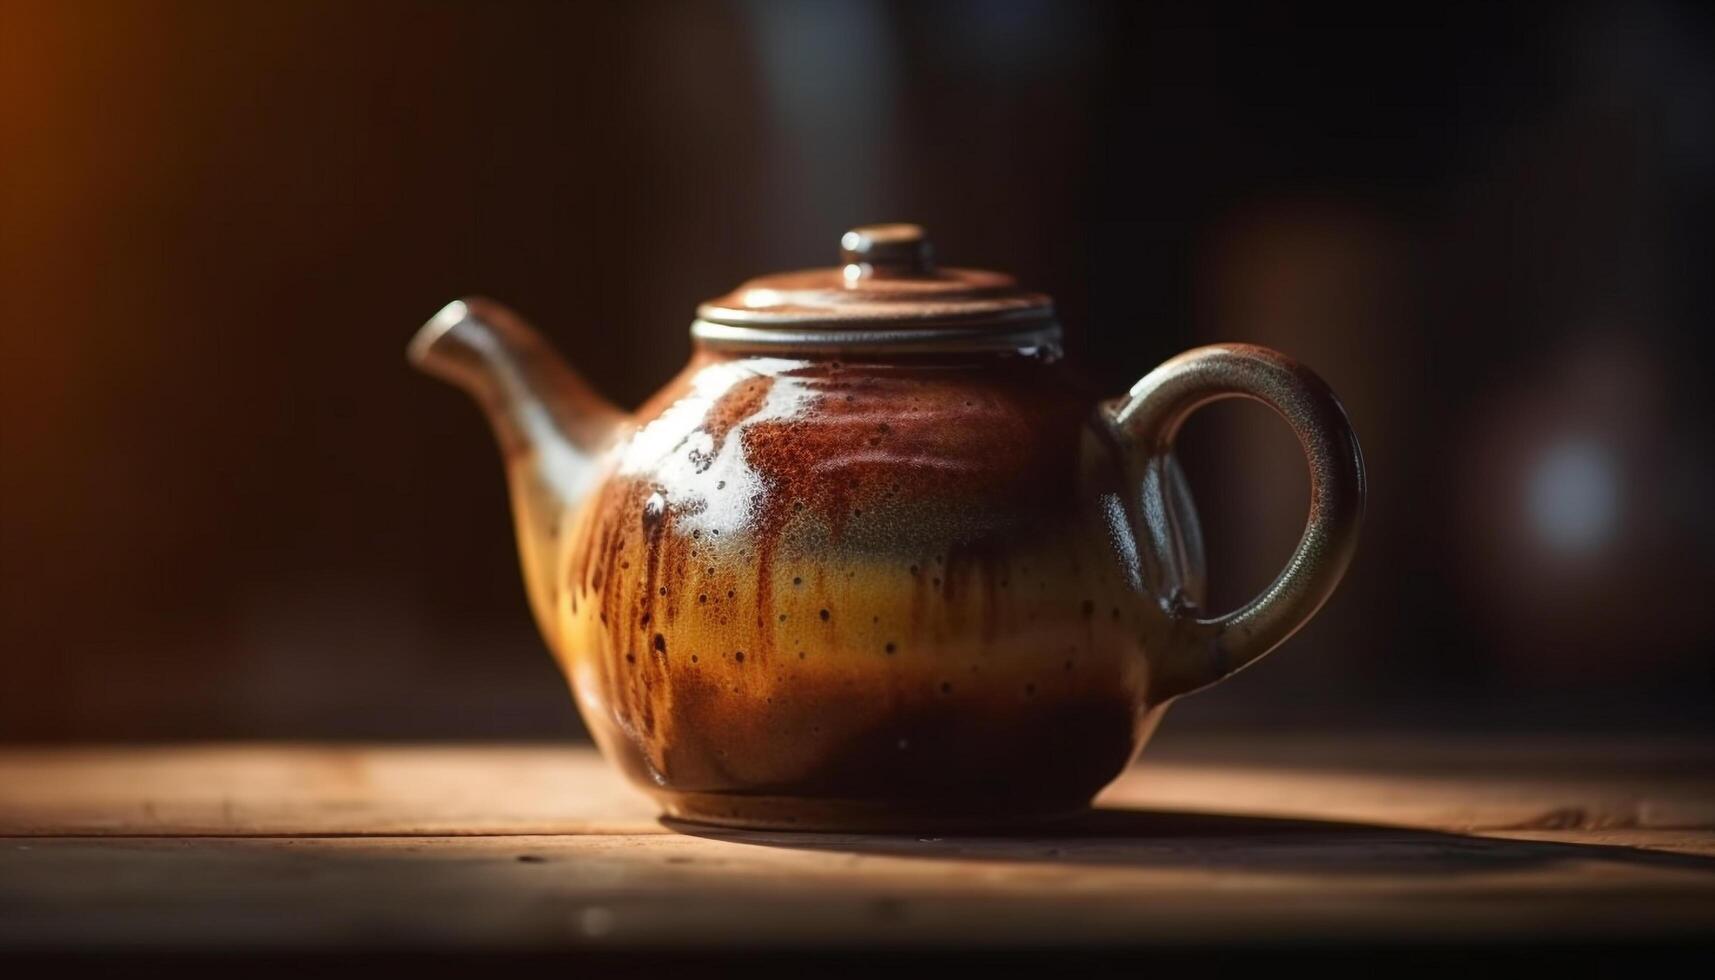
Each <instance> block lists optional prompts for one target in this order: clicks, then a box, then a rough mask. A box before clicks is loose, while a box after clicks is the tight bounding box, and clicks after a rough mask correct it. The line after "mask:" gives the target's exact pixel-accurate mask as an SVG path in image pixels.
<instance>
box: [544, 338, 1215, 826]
mask: <svg viewBox="0 0 1715 980" xmlns="http://www.w3.org/2000/svg"><path fill="white" fill-rule="evenodd" d="M1096 407H1097V400H1096V397H1095V394H1094V393H1093V392H1092V391H1091V390H1089V388H1088V387H1087V386H1086V385H1085V384H1084V383H1083V382H1082V381H1081V380H1080V379H1079V378H1078V377H1077V376H1076V375H1075V374H1074V373H1073V372H1072V371H1071V370H1070V369H1069V368H1068V367H1067V366H1066V365H1065V364H1064V363H1063V362H1062V361H1061V360H1060V359H1059V357H1058V355H1057V353H1056V352H1054V351H1053V350H1052V349H1040V350H1016V351H1000V352H967V353H962V354H940V355H920V356H870V357H863V356H851V357H850V358H849V359H842V358H841V357H840V356H839V355H838V354H824V355H817V356H804V357H772V356H756V355H747V354H720V353H715V352H710V351H702V352H700V353H699V354H698V355H697V357H696V358H695V359H693V361H692V363H691V364H690V365H689V366H688V367H687V368H686V369H685V370H684V371H683V372H682V373H681V374H680V375H679V376H678V377H677V378H676V379H675V380H674V381H673V382H671V383H670V384H669V385H668V386H667V388H666V389H664V390H663V391H662V392H661V393H660V394H658V395H657V396H656V397H655V398H654V399H652V400H651V402H650V403H649V404H648V405H646V406H644V407H643V409H642V410H641V411H640V412H639V413H638V414H637V415H636V416H635V417H634V420H633V421H632V423H631V424H630V425H629V426H628V427H627V428H626V431H625V432H623V433H622V434H621V435H620V436H619V437H618V439H617V440H616V442H615V443H614V445H613V447H612V449H611V450H610V452H609V454H608V456H607V458H606V460H605V462H604V470H603V475H602V477H601V478H600V479H599V481H598V482H597V484H596V486H595V487H594V489H593V490H592V491H591V492H590V493H589V494H588V495H587V497H586V498H585V499H584V501H583V502H582V503H581V505H580V506H577V507H575V508H571V509H569V510H568V512H567V513H566V514H565V515H564V517H563V519H562V524H561V526H560V527H559V528H558V529H557V531H556V533H555V534H554V535H553V537H554V539H555V540H556V541H557V542H558V551H557V555H556V557H555V559H554V562H555V564H554V566H553V568H552V571H551V583H550V588H549V592H548V595H547V596H546V597H545V598H546V600H547V602H548V604H549V606H550V607H551V611H550V612H548V614H547V615H546V616H544V617H543V619H544V623H543V625H544V627H545V629H546V630H547V631H548V633H549V637H548V638H549V641H550V644H551V646H552V647H553V649H554V652H555V654H556V656H557V657H558V659H559V661H560V663H561V665H562V666H563V668H564V670H565V673H566V675H567V676H568V678H569V679H570V680H571V683H572V686H573V688H574V691H575V695H576V699H577V703H578V705H579V708H580V710H581V712H582V714H583V717H584V720H585V722H586V723H587V724H588V726H589V728H590V730H591V732H592V733H593V734H594V737H595V739H596V741H597V743H598V744H599V746H600V747H601V749H602V751H603V752H604V753H605V754H606V755H607V756H608V758H609V759H610V760H612V761H613V762H615V763H617V764H618V765H619V766H620V767H621V768H622V769H623V770H624V771H625V773H626V774H627V775H628V776H629V777H630V778H631V779H632V780H633V781H634V782H635V783H636V784H637V785H639V786H640V787H642V788H643V789H645V790H646V791H648V792H649V793H651V794H653V795H654V796H655V797H657V799H658V800H659V801H660V803H661V805H662V806H663V808H664V809H665V810H666V812H667V813H668V814H669V815H671V816H675V817H682V818H687V819H692V820H697V821H702V822H714V823H726V824H732V825H740V826H752V827H779V828H794V827H796V828H805V827H818V828H841V829H869V828H882V827H896V828H897V827H911V828H919V827H925V826H937V825H953V824H969V823H973V822H980V823H993V822H996V821H1000V820H1005V819H1009V818H1031V817H1039V816H1042V815H1045V814H1051V813H1057V812H1065V811H1075V810H1077V809H1080V808H1082V807H1083V806H1085V805H1086V804H1087V803H1088V802H1089V800H1090V799H1091V798H1092V797H1093V796H1094V795H1095V794H1096V792H1097V791H1099V790H1100V789H1101V788H1102V787H1103V786H1105V785H1106V784H1107V783H1108V782H1109V781H1111V780H1112V779H1113V778H1114V777H1115V776H1117V775H1118V774H1119V773H1120V771H1121V770H1122V769H1123V768H1124V767H1125V766H1126V764H1127V763H1128V762H1129V760H1130V759H1131V758H1132V757H1133V755H1134V754H1135V753H1136V752H1137V751H1138V749H1139V748H1140V747H1141V746H1142V744H1143V742H1144V741H1145V739H1146V738H1147V737H1148V735H1149V733H1150V731H1151V730H1152V729H1153V727H1154V725H1155V723H1156V721H1157V720H1158V718H1159V714H1160V708H1161V706H1162V703H1163V702H1164V701H1165V700H1166V699H1167V697H1168V696H1169V692H1167V691H1166V689H1165V688H1163V686H1162V685H1161V684H1160V677H1159V676H1158V675H1159V674H1160V673H1161V672H1160V671H1159V670H1158V666H1159V665H1157V664H1155V663H1153V662H1152V659H1151V658H1152V652H1153V651H1156V650H1158V649H1163V650H1164V649H1168V648H1170V647H1171V646H1172V645H1173V643H1174V636H1173V633H1174V628H1175V622H1176V620H1175V617H1174V616H1173V615H1172V612H1173V608H1174V607H1175V606H1176V605H1177V606H1184V605H1187V604H1191V605H1194V604H1195V603H1196V602H1197V601H1198V600H1199V599H1200V598H1201V596H1200V594H1199V593H1200V592H1201V588H1202V585H1201V583H1202V568H1201V565H1202V556H1201V548H1200V544H1199V536H1198V534H1197V531H1196V526H1195V522H1196V518H1195V515H1194V514H1193V513H1192V510H1191V506H1190V502H1189V498H1188V496H1187V494H1186V493H1185V491H1184V485H1183V482H1182V481H1181V480H1179V479H1178V475H1177V469H1176V468H1174V467H1173V466H1172V463H1171V457H1167V458H1166V461H1165V465H1166V466H1167V472H1168V478H1167V479H1165V480H1156V481H1148V480H1145V481H1142V482H1141V484H1140V483H1139V482H1138V481H1136V480H1134V479H1131V478H1129V477H1128V475H1127V473H1126V468H1125V465H1124V457H1125V453H1124V452H1123V450H1122V449H1121V447H1119V446H1118V445H1117V444H1116V443H1115V441H1114V439H1113V438H1112V433H1111V431H1110V430H1109V428H1108V427H1107V426H1105V425H1103V424H1102V422H1101V419H1102V416H1101V415H1100V414H1099V413H1098V412H1097V411H1096ZM1150 514H1153V515H1154V518H1153V519H1148V518H1146V517H1144V516H1142V515H1150Z"/></svg>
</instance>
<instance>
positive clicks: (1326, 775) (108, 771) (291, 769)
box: [0, 738, 1715, 951]
mask: <svg viewBox="0 0 1715 980" xmlns="http://www.w3.org/2000/svg"><path fill="white" fill-rule="evenodd" d="M1712 774H1715V751H1712V750H1711V747H1710V746H1708V745H1699V744H1692V743H1663V742H1652V743H1634V744H1626V743H1618V742H1612V741H1608V742H1598V741H1565V740H1560V741H1538V742H1524V741H1517V740H1513V741H1508V742H1502V743H1496V742H1493V741H1468V742H1457V741H1447V740H1440V741H1435V742H1421V741H1413V740H1388V739H1362V740H1337V739H1327V740H1317V739H1303V738H1300V739H1281V738H1269V739H1232V740H1211V739H1171V738H1169V739H1164V740H1163V741H1162V742H1161V743H1160V745H1159V746H1158V747H1157V748H1156V749H1152V752H1151V754H1150V755H1149V757H1148V759H1147V760H1146V761H1145V762H1144V763H1143V764H1141V765H1139V766H1137V767H1135V768H1134V769H1133V770H1132V771H1131V772H1129V773H1128V774H1127V775H1126V776H1125V777H1124V778H1123V779H1122V780H1121V781H1120V782H1119V783H1118V784H1116V785H1115V786H1114V787H1113V788H1112V789H1111V790H1110V791H1109V792H1108V794H1107V795H1106V796H1105V797H1104V800H1103V807H1102V808H1101V809H1100V810H1098V811H1097V812H1095V813H1092V814H1091V815H1090V816H1089V817H1088V818H1086V819H1084V820H1081V821H1079V822H1077V823H1075V824H1071V825H1064V826H1058V827H1055V828H1053V829H1052V830H1046V831H1043V832H1041V833H1040V834H1038V835H1035V836H1016V835H1015V836H997V837H924V838H918V837H887V836H864V835H836V834H808V835H806V834H777V833H746V832H732V831H713V830H703V829H699V828H694V827H683V826H678V827H675V826H665V825H663V824H662V823H661V822H659V821H658V820H657V819H656V818H655V811H654V808H653V807H652V806H651V805H650V804H649V802H648V801H647V800H645V799H644V798H642V797H641V796H638V795H636V794H635V793H634V792H633V791H632V790H630V789H628V788H627V787H626V786H625V785H623V784H622V783H621V781H620V780H619V779H618V778H617V777H616V776H615V775H613V774H612V773H611V772H610V771H609V770H608V768H607V767H606V766H605V765H604V764H603V763H602V762H601V761H600V760H599V759H598V758H597V757H596V756H595V755H594V754H593V753H592V752H590V751H589V750H587V749H582V748H567V747H553V746H386V747H381V746H369V747H362V746H325V745H320V746H318V745H278V744H273V745H210V746H164V747H131V748H125V747H101V746H91V747H81V748H15V749H10V750H5V751H0V834H3V835H5V839H3V840H0V947H3V948H6V949H10V950H14V951H16V950H30V949H63V948H73V947H75V948H80V949H97V950H100V949H108V950H148V949H163V950H176V949H190V948H204V949H234V948H236V949H245V948H269V949H352V948H372V947H373V948H399V947H408V948H432V949H460V950H484V949H541V948H567V949H594V948H601V949H627V948H636V949H651V950H661V949H673V948H683V949H709V948H769V947H773V948H782V949H802V948H808V947H817V946H828V945H835V946H864V947H866V948H892V947H899V948H918V947H928V946H934V947H941V946H961V947H968V946H985V947H992V948H1026V947H1028V948H1041V947H1044V946H1053V947H1088V948H1106V947H1111V946H1136V945H1139V944H1144V945H1149V944H1156V945H1168V946H1172V945H1184V944H1187V943H1230V942H1268V941H1291V942H1303V941H1325V942H1336V941H1338V942H1350V941H1359V940H1368V941H1381V942H1420V941H1445V940H1481V939H1484V938H1506V939H1508V940H1509V941H1510V940H1515V939H1530V938H1532V937H1536V938H1540V939H1551V938H1554V937H1562V938H1564V937H1568V936H1576V937H1579V938H1581V939H1584V940H1595V939H1602V938H1611V939H1619V940H1625V941H1636V940H1640V939H1677V940H1684V939H1687V938H1692V937H1696V936H1700V935H1707V934H1709V932H1710V931H1711V930H1712V929H1715V775H1712Z"/></svg>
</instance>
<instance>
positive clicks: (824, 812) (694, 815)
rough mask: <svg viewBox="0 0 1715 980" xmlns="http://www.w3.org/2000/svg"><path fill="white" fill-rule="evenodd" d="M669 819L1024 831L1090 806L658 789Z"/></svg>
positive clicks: (812, 828) (869, 829)
mask: <svg viewBox="0 0 1715 980" xmlns="http://www.w3.org/2000/svg"><path fill="white" fill-rule="evenodd" d="M656 798H657V801H658V802H659V803H660V804H661V808H662V810H663V811H664V813H663V817H662V819H663V820H664V821H666V822H669V823H685V824H702V825H707V826H714V827H726V828H733V829H740V830H785V831H804V832H816V833H866V834H909V833H923V832H927V831H947V832H954V831H957V832H967V833H969V832H985V831H986V832H994V831H1013V830H1022V829H1028V828H1032V827H1037V826H1042V825H1046V824H1054V823H1058V822H1061V821H1068V820H1074V819H1076V818H1077V817H1079V816H1081V815H1083V814H1085V813H1087V812H1088V811H1089V809H1090V799H1089V798H1088V797H1084V798H1080V799H1076V800H1045V801H1032V802H1029V803H1026V804H1023V805H1021V804H1020V802H1019V801H1016V800H980V801H971V800H958V801H954V800H944V801H937V800H845V799H829V798H817V797H792V796H748V795H738V794H730V793H658V794H656Z"/></svg>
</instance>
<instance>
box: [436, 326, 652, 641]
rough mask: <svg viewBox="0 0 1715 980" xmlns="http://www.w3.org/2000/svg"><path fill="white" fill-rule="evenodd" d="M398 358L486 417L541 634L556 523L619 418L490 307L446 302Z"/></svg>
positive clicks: (549, 596) (592, 472) (534, 338)
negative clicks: (462, 394)
mask: <svg viewBox="0 0 1715 980" xmlns="http://www.w3.org/2000/svg"><path fill="white" fill-rule="evenodd" d="M407 356H408V357H409V358H410V361H411V363H412V364H413V365H415V366H416V367H417V368H419V369H421V370H422V371H424V372H426V373H428V374H432V375H434V376H436V377H438V378H441V379H442V380H444V381H449V382H451V383H452V384H455V385H457V386H459V387H460V388H463V389H464V390H465V391H466V392H467V393H469V394H470V395H471V396H472V397H473V398H475V399H476V401H477V403H478V404H479V405H480V406H481V407H482V410H483V412H484V413H485V414H486V415H487V416H488V420H489V423H490V424H491V425H492V426H493V428H494V434H495V437H496V438H497V439H498V440H499V442H500V449H501V452H502V454H503V455H504V456H505V461H506V478H507V483H508V484H509V486H510V489H511V495H512V509H513V517H514V520H515V523H516V526H517V532H518V550H519V557H520V559H521V561H522V563H523V566H524V579H525V585H526V588H527V589H528V590H529V594H530V606H531V610H532V611H533V612H534V613H535V614H536V620H537V623H538V625H540V626H541V627H542V628H543V630H544V631H545V632H548V631H549V630H550V624H551V622H552V612H553V609H554V604H555V602H556V599H557V596H556V594H555V593H556V589H555V587H554V582H555V576H554V574H553V564H554V561H555V554H556V552H557V550H558V549H557V547H556V546H557V543H558V541H559V537H560V524H561V521H562V519H563V518H564V517H565V516H566V514H567V513H568V512H570V511H571V509H572V508H573V507H574V506H576V504H577V503H578V502H579V501H580V500H582V499H583V497H584V495H585V494H586V493H588V492H589V490H590V489H591V488H592V487H593V486H594V484H595V481H596V479H597V478H598V476H599V473H598V472H597V471H598V468H599V459H600V457H601V455H602V453H603V452H604V451H605V450H606V449H607V448H608V446H610V445H611V444H612V442H613V439H614V436H615V435H616V434H617V432H618V430H619V427H620V425H621V423H622V422H623V421H624V419H625V414H624V413H623V412H621V411H620V410H619V409H617V408H615V407H614V406H612V405H611V404H609V403H608V402H607V401H606V400H604V399H603V398H602V397H601V396H600V395H598V394H596V393H595V391H594V390H593V389H591V388H590V386H589V385H588V384H587V383H585V382H584V380H583V379H582V378H580V377H579V376H578V375H577V373H576V372H575V371H573V370H572V369H571V368H570V367H568V366H567V365H566V362H565V361H563V360H562V359H561V358H560V356H559V354H557V353H556V352H555V351H554V349H553V348H552V347H551V346H550V345H549V344H548V342H547V341H546V340H545V339H544V338H543V337H542V335H541V334H539V333H537V332H536V331H535V330H534V329H533V328H532V327H530V325H529V324H527V323H525V322H524V320H523V318H522V317H520V316H518V314H516V313H514V312H512V311H511V310H509V309H507V308H506V307H504V306H502V305H501V304H499V303H496V302H494V301H492V300H487V299H480V298H474V297H473V298H466V299H462V300H455V301H454V302H452V303H448V304H447V305H446V307H445V308H443V309H442V310H441V311H440V312H439V313H437V314H435V315H434V317H433V318H431V319H430V320H429V322H428V323H425V324H423V326H422V328H421V329H419V330H418V331H417V335H416V336H415V337H414V338H413V339H412V340H411V345H410V347H409V348H408V350H407Z"/></svg>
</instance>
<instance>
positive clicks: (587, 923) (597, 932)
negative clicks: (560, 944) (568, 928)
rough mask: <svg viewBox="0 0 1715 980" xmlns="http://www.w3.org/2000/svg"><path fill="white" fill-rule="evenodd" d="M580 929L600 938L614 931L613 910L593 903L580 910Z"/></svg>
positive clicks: (590, 935) (587, 934)
mask: <svg viewBox="0 0 1715 980" xmlns="http://www.w3.org/2000/svg"><path fill="white" fill-rule="evenodd" d="M578 931H579V932H582V933H583V934H584V935H586V936H589V937H591V938H599V937H601V936H605V935H607V934H608V933H610V932H612V931H613V911H612V910H611V909H605V908H602V907H601V906H599V905H592V906H590V907H589V908H586V909H583V910H581V911H579V912H578Z"/></svg>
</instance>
